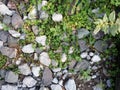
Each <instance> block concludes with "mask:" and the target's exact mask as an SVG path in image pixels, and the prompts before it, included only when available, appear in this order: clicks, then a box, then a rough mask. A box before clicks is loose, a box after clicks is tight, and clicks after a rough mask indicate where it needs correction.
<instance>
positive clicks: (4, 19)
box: [3, 15, 11, 25]
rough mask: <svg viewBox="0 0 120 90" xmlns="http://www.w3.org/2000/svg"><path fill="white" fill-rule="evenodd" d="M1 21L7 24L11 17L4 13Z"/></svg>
mask: <svg viewBox="0 0 120 90" xmlns="http://www.w3.org/2000/svg"><path fill="white" fill-rule="evenodd" d="M3 23H5V24H6V25H9V24H10V23H11V17H10V16H8V15H5V16H4V18H3Z"/></svg>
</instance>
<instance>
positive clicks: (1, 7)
mask: <svg viewBox="0 0 120 90" xmlns="http://www.w3.org/2000/svg"><path fill="white" fill-rule="evenodd" d="M0 14H2V15H9V16H11V15H12V14H13V12H12V11H11V10H9V8H8V7H7V6H6V5H5V4H4V3H2V2H0Z"/></svg>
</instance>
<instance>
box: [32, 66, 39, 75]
mask: <svg viewBox="0 0 120 90" xmlns="http://www.w3.org/2000/svg"><path fill="white" fill-rule="evenodd" d="M32 73H33V75H34V76H36V77H38V76H39V75H40V67H39V66H37V67H32Z"/></svg>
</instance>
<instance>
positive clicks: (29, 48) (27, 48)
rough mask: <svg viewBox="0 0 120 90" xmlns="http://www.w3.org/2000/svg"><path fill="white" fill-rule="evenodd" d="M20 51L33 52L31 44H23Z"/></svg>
mask: <svg viewBox="0 0 120 90" xmlns="http://www.w3.org/2000/svg"><path fill="white" fill-rule="evenodd" d="M22 51H23V52H24V53H33V52H34V48H33V46H32V44H27V45H25V46H23V48H22Z"/></svg>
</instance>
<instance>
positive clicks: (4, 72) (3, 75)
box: [0, 69, 6, 78]
mask: <svg viewBox="0 0 120 90" xmlns="http://www.w3.org/2000/svg"><path fill="white" fill-rule="evenodd" d="M5 75H6V70H4V69H1V70H0V77H1V78H5Z"/></svg>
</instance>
